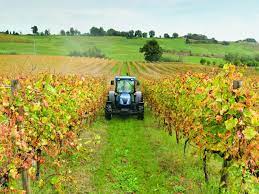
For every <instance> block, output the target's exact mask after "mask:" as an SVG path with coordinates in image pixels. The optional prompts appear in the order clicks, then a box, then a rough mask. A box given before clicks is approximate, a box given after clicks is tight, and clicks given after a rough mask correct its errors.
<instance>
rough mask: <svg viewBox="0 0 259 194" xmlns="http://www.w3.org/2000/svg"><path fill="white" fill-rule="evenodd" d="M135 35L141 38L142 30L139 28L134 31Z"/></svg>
mask: <svg viewBox="0 0 259 194" xmlns="http://www.w3.org/2000/svg"><path fill="white" fill-rule="evenodd" d="M135 37H139V38H142V32H141V30H137V31H136V32H135Z"/></svg>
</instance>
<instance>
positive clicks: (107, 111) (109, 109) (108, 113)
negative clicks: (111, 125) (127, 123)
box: [105, 104, 112, 120]
mask: <svg viewBox="0 0 259 194" xmlns="http://www.w3.org/2000/svg"><path fill="white" fill-rule="evenodd" d="M105 118H106V119H107V120H111V119H112V105H111V104H106V106H105Z"/></svg>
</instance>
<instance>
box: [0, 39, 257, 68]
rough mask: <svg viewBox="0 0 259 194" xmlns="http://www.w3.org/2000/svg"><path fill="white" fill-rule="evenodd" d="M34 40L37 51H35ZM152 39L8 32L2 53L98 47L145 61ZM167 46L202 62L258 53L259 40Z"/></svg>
mask: <svg viewBox="0 0 259 194" xmlns="http://www.w3.org/2000/svg"><path fill="white" fill-rule="evenodd" d="M34 40H35V47H36V52H35V53H34ZM147 40H148V39H144V38H141V39H140V38H139V39H127V38H124V37H109V36H105V37H89V36H47V37H46V36H35V37H34V36H10V35H9V36H6V35H0V54H39V55H68V54H69V53H70V52H71V51H81V52H82V51H86V50H88V49H89V48H92V47H97V48H99V49H101V50H102V52H103V53H104V54H105V55H106V56H107V57H109V58H112V59H116V60H120V61H143V60H144V58H143V55H142V54H141V53H139V48H140V47H142V46H143V45H144V44H145V42H146V41H147ZM157 40H158V42H159V44H160V45H161V47H162V48H163V49H165V50H170V51H174V52H176V53H166V54H165V56H169V57H171V58H179V55H181V53H184V52H190V51H191V53H192V55H193V56H181V58H182V61H183V62H185V63H199V61H200V58H201V57H203V56H205V57H204V58H207V57H206V56H207V55H214V56H216V58H215V57H213V56H210V57H212V58H210V60H211V61H216V62H217V63H222V62H224V60H222V57H223V56H224V55H225V54H226V53H239V54H245V55H251V56H253V55H255V54H256V53H258V52H259V44H249V43H231V44H230V45H228V46H224V45H221V44H185V39H182V38H178V39H157Z"/></svg>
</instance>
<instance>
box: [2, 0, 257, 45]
mask: <svg viewBox="0 0 259 194" xmlns="http://www.w3.org/2000/svg"><path fill="white" fill-rule="evenodd" d="M0 8H1V11H0V31H2V30H6V29H11V30H16V31H22V32H23V33H28V32H30V27H31V26H32V25H37V26H38V27H39V29H40V30H42V31H43V30H45V29H50V31H51V32H54V33H57V32H59V31H60V29H69V27H71V26H73V27H75V28H77V29H79V30H80V31H81V32H88V30H89V28H90V27H92V26H98V27H99V26H103V27H104V28H105V29H107V28H115V29H119V30H125V31H127V30H131V29H134V30H135V29H140V30H142V31H149V30H151V29H153V30H155V31H156V33H157V34H163V33H165V32H166V33H169V34H172V33H173V32H178V33H179V34H180V35H184V34H187V33H188V32H192V33H201V34H206V35H208V36H209V37H215V38H216V39H219V40H239V39H244V38H247V37H253V38H256V39H257V40H258V41H259V0H160V1H159V0H99V1H95V0H44V1H43V0H23V1H22V0H12V1H8V0H0Z"/></svg>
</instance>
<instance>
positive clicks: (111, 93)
mask: <svg viewBox="0 0 259 194" xmlns="http://www.w3.org/2000/svg"><path fill="white" fill-rule="evenodd" d="M108 101H110V102H111V103H112V106H115V92H114V91H109V95H108Z"/></svg>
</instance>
